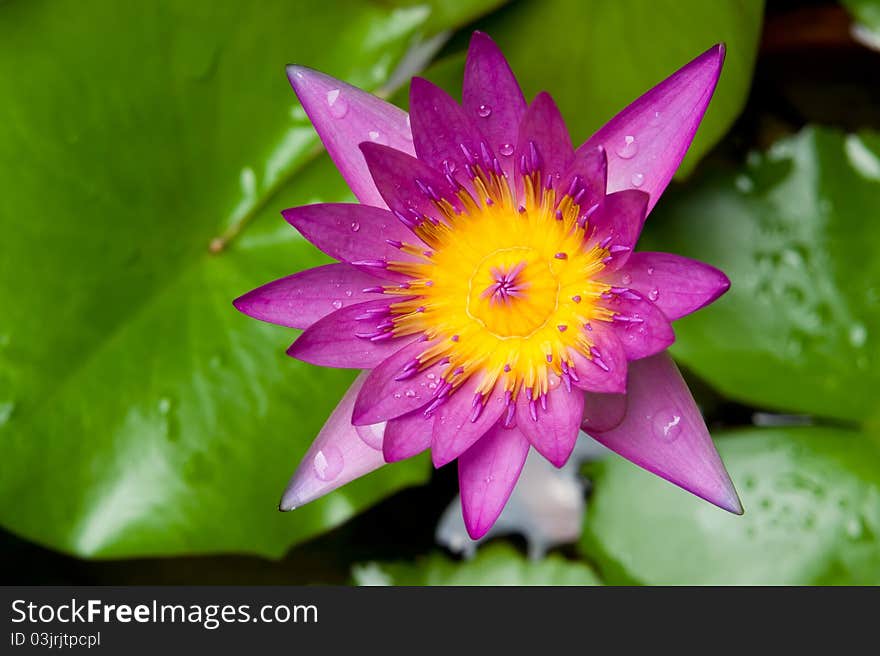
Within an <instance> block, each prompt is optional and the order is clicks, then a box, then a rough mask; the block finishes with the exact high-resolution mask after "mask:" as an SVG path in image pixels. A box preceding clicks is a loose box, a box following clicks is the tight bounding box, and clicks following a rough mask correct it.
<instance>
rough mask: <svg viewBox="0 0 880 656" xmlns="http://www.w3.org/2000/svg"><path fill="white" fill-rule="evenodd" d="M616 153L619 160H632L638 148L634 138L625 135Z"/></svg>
mask: <svg viewBox="0 0 880 656" xmlns="http://www.w3.org/2000/svg"><path fill="white" fill-rule="evenodd" d="M614 152H616V153H617V156H618V157H620V158H621V159H632V158H633V157H635V155H636V153H637V152H639V147H638V145H637V144H636V138H635V137H634V136H632V135H631V134H628V135H626V136H625V137H624V138H623V143H622V144H621V145H620V146H618V148H617V149H616V150H615V151H614Z"/></svg>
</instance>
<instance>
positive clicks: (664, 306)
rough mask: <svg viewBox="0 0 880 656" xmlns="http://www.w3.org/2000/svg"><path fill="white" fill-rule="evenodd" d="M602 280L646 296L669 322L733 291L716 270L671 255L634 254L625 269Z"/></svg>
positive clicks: (605, 276) (601, 277) (721, 274)
mask: <svg viewBox="0 0 880 656" xmlns="http://www.w3.org/2000/svg"><path fill="white" fill-rule="evenodd" d="M604 273H605V272H604V271H603V274H604ZM600 279H601V280H602V281H604V282H607V283H609V284H612V285H615V286H621V287H624V286H626V287H630V288H631V289H635V290H636V291H638V292H640V293H641V294H642V295H643V296H647V297H648V299H650V300H651V301H653V303H654V305H656V306H657V307H659V308H660V309H661V310H662V311H663V314H665V315H666V316H667V317H668V318H669V320H670V321H672V320H674V319H679V318H681V317H683V316H685V315H688V314H690V313H691V312H695V311H697V310H699V309H700V308H701V307H703V306H705V305H708V304H709V303H711V302H712V301H714V300H715V299H716V298H718V297H719V296H721V295H722V294H723V293H724V292H726V291H727V290H728V289H729V288H730V280H729V279H728V278H727V276H725V275H724V274H723V273H722V272H721V271H719V270H718V269H716V268H715V267H712V266H709V265H708V264H703V263H702V262H698V261H697V260H691V259H688V258H686V257H681V256H680V255H673V254H671V253H633V254H632V256H631V257H630V258H629V260H628V261H627V263H626V264H625V265H623V267H621V268H620V269H618V270H617V271H614V272H611V273H609V274H607V275H602V276H600Z"/></svg>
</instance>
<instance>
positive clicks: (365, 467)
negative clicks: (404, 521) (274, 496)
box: [279, 374, 385, 510]
mask: <svg viewBox="0 0 880 656" xmlns="http://www.w3.org/2000/svg"><path fill="white" fill-rule="evenodd" d="M364 380H366V374H361V375H360V376H358V377H357V379H355V381H354V383H352V385H351V387H350V388H349V389H348V391H347V392H346V393H345V396H343V397H342V400H341V401H340V402H339V405H337V406H336V409H335V410H334V411H333V413H332V414H331V415H330V418H329V419H327V422H326V423H325V424H324V427H323V428H322V429H321V430H320V432H319V433H318V436H317V437H316V438H315V441H314V442H312V445H311V446H310V447H309V450H308V451H306V454H305V456H303V459H302V462H301V463H300V465H299V467H297V469H296V473H294V475H293V477H292V478H291V479H290V482H289V483H288V484H287V489H285V490H284V495H283V496H282V497H281V503H280V504H279V508H280V509H281V510H293V509H294V508H298V507H299V506H302V505H303V504H306V503H308V502H309V501H314V500H315V499H317V498H318V497H322V496H324V495H325V494H327V493H328V492H332V491H333V490H335V489H336V488H338V487H341V486H343V485H345V484H346V483H349V482H351V481H353V480H354V479H356V478H359V477H361V476H363V475H364V474H369V473H370V472H371V471H374V470H376V469H378V468H379V467H381V466H382V465H384V464H385V459H384V458H383V457H382V450H381V449H374V448H371V447H370V446H368V445H367V444H365V443H364V441H363V440H362V439H361V438H360V437H359V436H358V433H357V431H356V430H355V427H354V426H352V425H351V411H352V409H353V408H354V400H355V397H356V396H357V395H358V392H360V389H361V386H362V385H363V383H364Z"/></svg>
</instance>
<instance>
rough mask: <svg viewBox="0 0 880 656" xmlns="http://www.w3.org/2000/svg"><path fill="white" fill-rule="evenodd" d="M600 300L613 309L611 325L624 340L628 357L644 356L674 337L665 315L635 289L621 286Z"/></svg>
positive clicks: (624, 348)
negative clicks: (617, 291)
mask: <svg viewBox="0 0 880 656" xmlns="http://www.w3.org/2000/svg"><path fill="white" fill-rule="evenodd" d="M602 303H603V305H604V306H605V307H607V308H608V309H609V310H611V311H613V312H614V318H613V319H612V321H611V328H612V330H614V332H615V334H616V335H617V338H618V339H619V340H620V343H621V344H623V350H624V353H626V358H627V359H628V360H630V361H632V360H639V359H641V358H647V357H648V356H650V355H654V354H655V353H659V352H660V351H664V350H666V349H667V348H668V347H669V346H671V345H672V343H673V342H674V341H675V333H674V332H673V330H672V324H670V323H669V319H667V318H666V315H665V314H663V312H661V311H660V309H659V308H658V307H657V306H656V305H654V304H653V303H652V302H651V301H649V300H648V299H647V298H645V297H644V296H642V295H641V294H639V293H638V292H634V291H632V290H624V291H622V292H621V293H619V294H614V295H612V297H611V298H609V299H603V301H602Z"/></svg>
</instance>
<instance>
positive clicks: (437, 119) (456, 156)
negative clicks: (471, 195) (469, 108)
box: [409, 77, 494, 186]
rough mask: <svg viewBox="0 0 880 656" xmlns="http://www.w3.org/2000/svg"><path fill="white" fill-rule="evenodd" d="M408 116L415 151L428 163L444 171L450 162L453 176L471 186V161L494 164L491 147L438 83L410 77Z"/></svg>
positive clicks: (486, 166)
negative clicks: (469, 173)
mask: <svg viewBox="0 0 880 656" xmlns="http://www.w3.org/2000/svg"><path fill="white" fill-rule="evenodd" d="M409 117H410V123H411V124H412V133H413V144H414V145H415V149H416V155H417V156H418V158H419V159H420V160H422V161H423V162H425V163H426V164H427V165H428V166H431V167H433V168H435V169H437V170H438V171H442V172H444V173H445V172H446V170H447V168H448V167H450V166H452V167H453V168H454V174H453V175H454V176H455V178H456V180H458V181H459V182H461V183H462V184H464V185H466V186H470V176H469V175H467V168H466V167H467V166H469V165H471V164H473V163H474V162H479V163H480V165H481V166H483V167H484V168H489V167H491V166H492V165H493V162H494V151H493V149H492V148H491V147H489V144H487V143H486V142H485V140H484V139H483V136H482V134H481V133H480V131H479V129H478V128H477V127H476V126H475V125H474V123H473V121H471V120H470V118H468V116H467V115H466V114H465V112H464V109H462V108H461V105H459V104H458V103H457V102H455V100H453V98H452V96H450V95H449V94H448V93H446V92H445V91H444V90H443V89H441V88H440V87H438V86H436V85H434V84H431V83H430V82H428V81H427V80H424V79H422V78H419V77H415V78H413V80H412V85H411V86H410V92H409ZM484 152H485V155H487V156H488V157H486V156H484ZM487 160H488V161H487Z"/></svg>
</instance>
